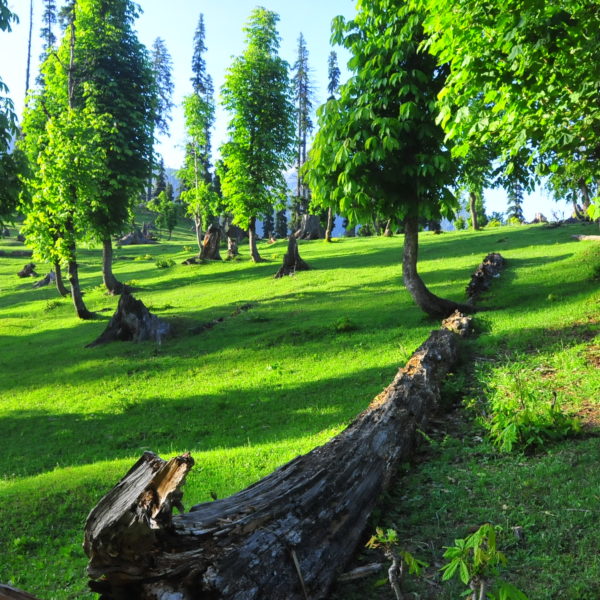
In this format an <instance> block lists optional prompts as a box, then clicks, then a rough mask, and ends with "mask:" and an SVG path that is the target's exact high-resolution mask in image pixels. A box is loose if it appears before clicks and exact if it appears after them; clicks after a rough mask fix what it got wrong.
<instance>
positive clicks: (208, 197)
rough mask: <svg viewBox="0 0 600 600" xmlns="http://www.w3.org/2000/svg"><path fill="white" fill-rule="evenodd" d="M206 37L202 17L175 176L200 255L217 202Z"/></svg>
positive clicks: (212, 110) (211, 86) (195, 41)
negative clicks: (205, 227)
mask: <svg viewBox="0 0 600 600" xmlns="http://www.w3.org/2000/svg"><path fill="white" fill-rule="evenodd" d="M205 33H206V29H205V25H204V15H203V14H202V13H201V14H200V18H199V20H198V26H197V28H196V33H195V35H194V53H193V57H192V73H193V77H192V80H191V81H192V86H193V93H192V94H190V95H188V96H186V97H185V98H184V100H183V110H184V116H185V126H186V133H187V140H186V145H185V159H184V165H183V167H182V168H181V169H180V170H179V173H178V175H179V178H180V179H181V181H182V183H183V191H182V193H181V199H182V201H183V202H184V203H185V204H186V206H187V214H188V215H189V216H190V217H192V218H193V219H194V225H195V227H196V239H197V242H198V252H199V255H201V254H202V252H203V243H202V237H203V234H202V229H203V225H204V224H205V223H207V221H208V220H209V218H210V216H211V215H212V214H215V212H217V210H218V206H217V205H218V202H219V194H218V193H217V192H216V190H215V184H214V182H213V179H212V175H211V172H210V167H211V143H210V139H211V129H212V127H213V125H214V122H215V103H214V97H213V95H214V88H213V83H212V78H211V76H210V75H209V73H208V72H207V70H206V61H205V60H204V53H205V52H206V45H205V43H204V36H205Z"/></svg>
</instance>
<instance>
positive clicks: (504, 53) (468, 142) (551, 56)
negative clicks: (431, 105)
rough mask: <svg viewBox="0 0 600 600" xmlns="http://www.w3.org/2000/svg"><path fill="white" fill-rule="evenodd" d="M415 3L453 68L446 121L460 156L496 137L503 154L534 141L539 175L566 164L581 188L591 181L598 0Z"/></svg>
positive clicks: (598, 151) (561, 170) (599, 42)
mask: <svg viewBox="0 0 600 600" xmlns="http://www.w3.org/2000/svg"><path fill="white" fill-rule="evenodd" d="M413 4H418V5H419V6H425V7H426V9H427V12H428V17H427V19H426V22H425V28H426V30H427V31H428V32H429V33H430V35H431V38H430V41H429V48H430V50H431V51H432V52H433V53H434V54H435V55H436V56H437V57H438V61H439V64H440V65H441V64H444V65H446V64H447V65H449V67H450V75H449V77H448V79H447V80H446V83H445V86H444V89H443V90H442V91H441V94H440V101H441V103H442V106H441V114H440V122H441V124H442V126H443V127H444V128H445V130H446V132H447V134H448V136H449V138H451V139H452V140H454V141H455V148H454V154H455V156H465V155H466V154H467V153H468V152H469V149H470V148H472V147H473V146H480V145H482V144H485V143H487V142H488V141H489V140H492V139H493V140H494V142H495V143H497V144H498V145H499V147H500V148H501V152H502V155H503V157H504V159H510V158H512V157H515V156H517V155H519V153H522V152H523V151H524V150H526V151H528V153H529V158H528V161H527V166H528V167H529V168H530V169H531V170H532V171H535V172H536V173H537V174H539V175H548V176H549V177H550V178H553V177H554V176H563V175H564V174H565V173H567V174H568V175H569V177H570V179H571V180H572V181H573V182H576V185H577V186H578V187H581V186H582V185H584V186H585V187H586V188H587V187H588V186H590V185H593V182H594V181H595V180H597V163H598V159H599V158H600V141H599V137H598V131H600V105H599V104H598V94H599V93H600V67H599V64H598V60H597V57H598V55H599V53H600V36H598V33H597V32H598V25H599V23H600V13H599V10H598V3H597V2H596V0H583V1H579V0H565V1H564V2H560V3H548V2H541V3H540V2H530V3H522V2H519V1H518V0H502V1H500V2H496V3H492V4H490V3H485V4H482V3H476V2H469V1H468V0H458V1H456V2H449V1H448V0H413ZM504 162H508V165H509V166H508V174H510V169H511V166H510V161H506V160H504ZM580 184H581V185H580Z"/></svg>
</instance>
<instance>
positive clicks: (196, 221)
mask: <svg viewBox="0 0 600 600" xmlns="http://www.w3.org/2000/svg"><path fill="white" fill-rule="evenodd" d="M194 226H195V227H196V242H197V243H198V258H202V217H201V216H200V215H195V216H194Z"/></svg>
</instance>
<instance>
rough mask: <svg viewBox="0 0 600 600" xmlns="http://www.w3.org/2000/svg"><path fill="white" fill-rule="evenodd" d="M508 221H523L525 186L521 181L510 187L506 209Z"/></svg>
mask: <svg viewBox="0 0 600 600" xmlns="http://www.w3.org/2000/svg"><path fill="white" fill-rule="evenodd" d="M506 218H507V220H508V221H513V222H518V223H523V221H524V220H525V218H524V217H523V186H522V185H521V184H520V183H519V182H515V184H514V185H512V186H511V187H509V188H508V209H507V211H506Z"/></svg>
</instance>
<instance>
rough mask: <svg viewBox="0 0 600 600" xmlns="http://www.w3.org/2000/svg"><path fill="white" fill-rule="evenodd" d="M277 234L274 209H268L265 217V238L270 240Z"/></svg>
mask: <svg viewBox="0 0 600 600" xmlns="http://www.w3.org/2000/svg"><path fill="white" fill-rule="evenodd" d="M274 234H275V219H274V218H273V207H272V206H271V208H270V210H269V209H267V210H266V211H265V213H264V215H263V237H264V238H270V237H271V236H273V235H274Z"/></svg>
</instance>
